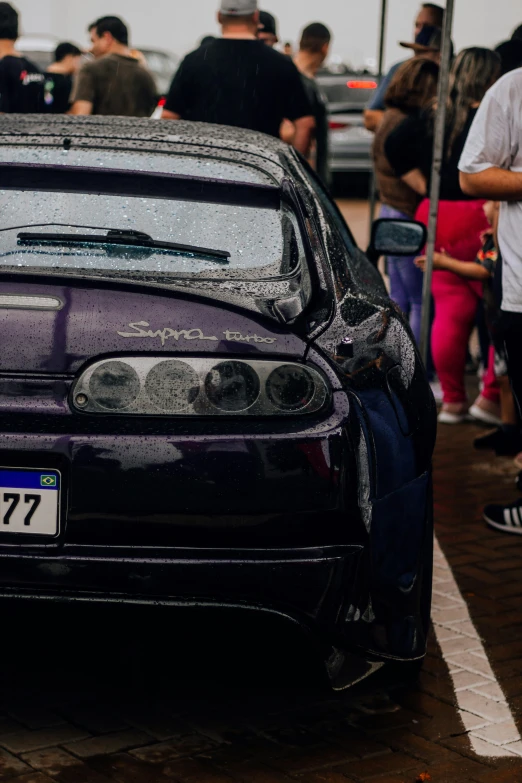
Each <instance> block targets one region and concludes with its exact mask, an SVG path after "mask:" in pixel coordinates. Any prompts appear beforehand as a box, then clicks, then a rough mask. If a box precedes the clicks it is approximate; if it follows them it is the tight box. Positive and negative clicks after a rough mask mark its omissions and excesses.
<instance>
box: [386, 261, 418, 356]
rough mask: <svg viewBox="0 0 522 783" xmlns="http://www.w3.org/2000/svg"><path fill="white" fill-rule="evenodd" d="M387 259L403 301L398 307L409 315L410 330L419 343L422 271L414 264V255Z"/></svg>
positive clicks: (394, 299)
mask: <svg viewBox="0 0 522 783" xmlns="http://www.w3.org/2000/svg"><path fill="white" fill-rule="evenodd" d="M388 261H389V262H390V261H392V262H393V264H390V268H391V266H392V265H393V270H394V276H395V277H396V280H395V285H396V288H397V290H400V294H399V296H400V297H401V299H402V300H403V301H404V305H403V304H401V305H400V307H401V309H402V311H403V313H404V314H405V315H408V316H409V320H410V326H411V330H412V332H413V334H414V336H415V339H416V341H417V343H420V332H421V314H422V285H423V281H424V273H423V272H422V271H421V270H420V269H418V268H417V267H416V266H415V263H414V261H415V258H414V256H404V257H402V258H398V257H396V256H394V257H393V259H388ZM399 279H400V282H399ZM391 298H392V299H393V301H394V302H397V303H398V304H400V302H398V300H397V299H396V298H395V296H394V295H393V293H392V294H391Z"/></svg>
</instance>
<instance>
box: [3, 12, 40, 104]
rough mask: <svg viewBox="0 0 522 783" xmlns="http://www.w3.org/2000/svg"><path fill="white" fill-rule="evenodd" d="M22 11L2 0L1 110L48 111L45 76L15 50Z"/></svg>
mask: <svg viewBox="0 0 522 783" xmlns="http://www.w3.org/2000/svg"><path fill="white" fill-rule="evenodd" d="M17 38H18V13H17V12H16V11H15V9H14V8H13V6H12V5H10V4H9V3H0V113H4V114H7V113H9V114H13V113H15V112H20V113H24V114H36V113H38V112H43V111H45V103H44V81H45V76H44V75H43V73H41V71H40V70H39V68H37V66H36V65H34V64H33V63H32V62H31V61H30V60H27V59H26V58H25V57H22V56H21V55H20V54H19V53H18V52H17V51H16V49H15V43H16V40H17Z"/></svg>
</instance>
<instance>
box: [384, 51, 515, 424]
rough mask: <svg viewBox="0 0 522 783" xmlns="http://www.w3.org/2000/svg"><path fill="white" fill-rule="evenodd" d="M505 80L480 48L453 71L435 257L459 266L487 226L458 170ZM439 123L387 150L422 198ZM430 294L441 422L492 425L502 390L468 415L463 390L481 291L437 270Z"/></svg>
mask: <svg viewBox="0 0 522 783" xmlns="http://www.w3.org/2000/svg"><path fill="white" fill-rule="evenodd" d="M500 72H501V61H500V57H499V56H498V54H496V53H495V52H493V51H491V50H490V49H483V48H479V47H473V48H471V49H465V50H464V51H462V52H460V54H459V55H458V57H457V58H456V60H455V62H454V64H453V67H452V72H451V82H450V94H449V98H448V113H447V124H446V137H445V148H444V157H443V163H442V170H441V192H440V198H441V201H440V206H439V220H438V227H437V238H436V250H437V251H439V252H443V253H447V254H449V255H450V256H452V257H453V258H459V259H461V260H462V261H474V260H475V258H476V256H477V253H478V251H479V250H480V247H481V235H482V233H483V232H484V231H486V230H487V229H488V228H489V226H488V222H487V219H486V217H485V215H484V209H483V207H484V201H479V200H473V199H468V198H466V196H465V195H464V193H463V192H462V190H461V188H460V183H459V170H458V163H459V159H460V156H461V154H462V151H463V148H464V144H465V142H466V139H467V136H468V133H469V130H470V127H471V124H472V122H473V120H474V118H475V114H476V112H477V109H478V107H479V105H480V102H481V101H482V99H483V97H484V95H485V94H486V92H487V91H488V89H489V88H490V87H491V86H492V85H493V84H494V83H495V81H496V80H497V79H498V78H499V76H500ZM434 115H435V107H433V109H432V110H431V111H429V112H427V113H425V114H424V116H423V117H421V118H420V119H417V120H411V119H410V118H408V119H406V120H405V121H404V122H403V123H402V125H400V126H399V127H398V128H397V129H396V130H395V131H394V132H393V133H392V134H391V135H390V136H389V137H388V140H387V142H386V144H385V151H386V154H387V156H388V158H389V160H390V162H391V164H392V166H393V167H394V169H395V171H396V173H397V174H398V175H399V176H401V177H402V178H403V181H404V182H406V183H407V184H409V185H410V187H412V188H414V189H415V190H416V191H417V192H418V193H419V194H420V195H422V196H424V197H425V196H426V195H427V193H428V188H429V180H430V176H431V164H432V149H433V132H434V131H433V128H434ZM428 215H429V200H428V199H427V198H424V200H423V201H422V202H421V204H420V206H419V208H418V210H417V213H416V218H417V220H420V221H421V222H423V223H425V224H426V225H427V224H428ZM432 293H433V299H434V302H435V320H434V322H433V328H432V334H431V345H432V354H433V361H434V364H435V369H436V371H437V375H438V376H439V380H440V383H441V386H442V391H443V400H444V402H443V406H442V411H441V413H440V416H439V421H440V422H442V423H445V424H456V423H459V422H461V421H464V420H465V418H466V416H467V414H468V411H469V412H471V413H472V414H473V415H474V416H475V417H476V418H480V419H481V420H483V421H484V420H485V421H488V422H490V423H494V421H496V415H498V389H495V388H490V387H486V388H485V389H484V390H483V392H482V394H481V396H480V397H479V399H478V400H477V401H476V402H475V404H474V405H473V406H472V408H471V409H469V405H468V399H467V394H466V389H465V385H464V371H465V365H466V355H467V346H468V342H469V337H470V335H471V331H472V329H473V326H474V323H475V319H476V315H477V308H478V305H479V301H480V298H481V294H482V283H480V282H478V281H475V280H471V279H469V278H463V277H459V276H458V275H456V274H455V273H454V272H450V271H447V270H442V269H440V270H436V271H434V273H433V284H432ZM495 414H496V415H495Z"/></svg>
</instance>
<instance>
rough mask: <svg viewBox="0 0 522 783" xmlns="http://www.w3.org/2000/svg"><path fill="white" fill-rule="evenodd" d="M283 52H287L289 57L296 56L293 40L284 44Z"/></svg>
mask: <svg viewBox="0 0 522 783" xmlns="http://www.w3.org/2000/svg"><path fill="white" fill-rule="evenodd" d="M283 54H286V56H287V57H293V56H294V47H293V44H292V42H291V41H287V42H286V43H285V45H284V46H283Z"/></svg>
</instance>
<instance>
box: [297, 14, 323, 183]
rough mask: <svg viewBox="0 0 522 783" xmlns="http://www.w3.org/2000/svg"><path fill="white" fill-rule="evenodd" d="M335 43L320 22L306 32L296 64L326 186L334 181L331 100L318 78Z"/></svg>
mask: <svg viewBox="0 0 522 783" xmlns="http://www.w3.org/2000/svg"><path fill="white" fill-rule="evenodd" d="M331 40H332V34H331V32H330V30H329V29H328V28H327V27H326V26H325V25H324V24H321V23H320V22H313V23H312V24H309V25H308V26H307V27H305V29H304V30H303V32H302V35H301V41H300V43H299V51H298V53H297V54H296V56H295V57H294V63H295V64H296V66H297V69H298V71H299V72H300V74H301V78H302V80H303V84H304V87H305V90H306V92H307V94H308V97H309V99H310V103H311V105H312V109H313V113H314V117H315V142H316V144H315V155H314V162H315V170H316V172H317V173H318V175H319V176H320V178H321V179H322V181H323V182H324V184H325V185H327V184H328V181H329V178H330V176H329V170H328V134H329V128H328V108H327V99H326V97H325V96H324V95H323V93H322V91H321V88H320V87H319V85H318V84H317V82H316V80H315V77H316V76H317V72H318V70H319V68H320V67H321V66H322V65H323V63H324V61H325V60H326V58H327V57H328V51H329V49H330V42H331Z"/></svg>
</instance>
